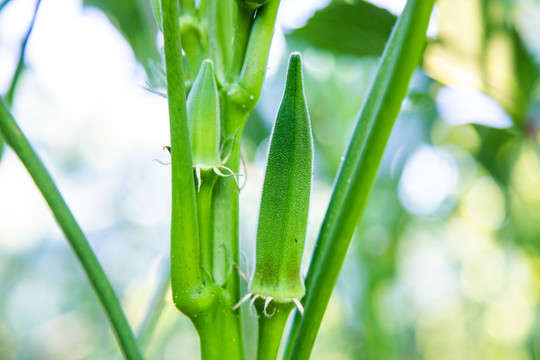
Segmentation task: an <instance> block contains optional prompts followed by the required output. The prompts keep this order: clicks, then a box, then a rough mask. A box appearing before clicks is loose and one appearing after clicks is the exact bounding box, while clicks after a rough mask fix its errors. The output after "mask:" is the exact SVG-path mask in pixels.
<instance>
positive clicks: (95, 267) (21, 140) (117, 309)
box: [0, 100, 142, 359]
mask: <svg viewBox="0 0 540 360" xmlns="http://www.w3.org/2000/svg"><path fill="white" fill-rule="evenodd" d="M0 134H1V135H2V136H3V137H4V139H5V140H6V143H7V144H8V145H9V146H10V147H11V148H12V149H13V150H14V151H15V153H16V154H17V156H18V157H19V158H20V159H21V161H22V163H23V164H24V166H25V167H26V169H27V170H28V172H29V173H30V176H32V179H33V180H34V182H35V183H36V185H37V187H38V189H39V190H40V191H41V193H42V195H43V197H44V198H45V200H46V201H47V204H48V205H49V207H50V209H51V210H52V213H53V215H54V217H55V219H56V221H57V223H58V225H59V226H60V228H61V229H62V231H63V232H64V235H65V236H66V238H67V239H68V241H69V243H70V245H71V247H72V248H73V250H74V251H75V254H76V255H77V258H78V259H79V261H80V263H81V265H82V266H83V269H84V271H85V272H86V275H87V276H88V279H89V280H90V283H91V284H92V287H93V288H94V291H95V292H96V295H97V296H98V298H99V300H100V301H101V304H102V305H103V307H104V309H105V312H106V314H107V317H108V318H109V321H110V322H111V325H112V328H113V330H114V333H115V335H116V338H117V340H118V343H119V345H120V348H121V349H122V352H123V354H124V356H125V357H126V358H128V359H142V355H141V353H140V351H139V349H138V347H137V343H136V341H135V337H134V335H133V332H132V330H131V328H130V326H129V323H128V321H127V319H126V316H125V315H124V312H123V311H122V307H121V306H120V302H119V301H118V298H117V297H116V294H115V293H114V290H113V288H112V286H111V284H110V283H109V279H108V278H107V275H105V272H104V271H103V268H102V267H101V265H100V263H99V261H98V259H97V258H96V255H95V254H94V252H93V251H92V248H91V247H90V245H89V244H88V240H87V239H86V237H85V235H84V233H83V232H82V230H81V228H80V227H79V225H78V224H77V222H76V220H75V218H74V217H73V215H72V214H71V212H70V210H69V208H68V206H67V205H66V203H65V202H64V199H63V198H62V196H61V195H60V192H59V191H58V189H57V188H56V185H55V184H54V181H53V180H52V178H51V176H50V175H49V173H48V172H47V169H45V166H44V165H43V163H42V162H41V160H40V159H39V157H38V156H37V154H36V153H35V151H34V149H32V147H31V145H30V143H29V142H28V140H27V139H26V137H25V136H24V135H23V133H22V132H21V129H20V128H19V127H18V126H17V123H16V122H15V120H14V119H13V117H12V116H11V114H10V113H9V110H8V108H7V105H6V104H5V103H4V101H3V100H0Z"/></svg>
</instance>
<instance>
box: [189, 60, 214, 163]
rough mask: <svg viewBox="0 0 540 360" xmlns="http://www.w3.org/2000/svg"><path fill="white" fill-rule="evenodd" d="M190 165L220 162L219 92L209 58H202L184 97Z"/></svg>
mask: <svg viewBox="0 0 540 360" xmlns="http://www.w3.org/2000/svg"><path fill="white" fill-rule="evenodd" d="M187 113H188V127H189V135H190V140H191V154H192V160H193V166H194V167H198V168H201V169H210V168H213V167H219V166H221V158H220V154H219V141H220V118H219V116H220V114H219V94H218V90H217V86H216V80H215V76H214V65H213V64H212V61H211V60H208V59H207V60H204V61H203V62H202V64H201V69H200V70H199V74H198V75H197V78H196V79H195V82H194V83H193V86H192V88H191V91H190V92H189V96H188V98H187Z"/></svg>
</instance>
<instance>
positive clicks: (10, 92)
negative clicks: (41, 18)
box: [0, 0, 41, 159]
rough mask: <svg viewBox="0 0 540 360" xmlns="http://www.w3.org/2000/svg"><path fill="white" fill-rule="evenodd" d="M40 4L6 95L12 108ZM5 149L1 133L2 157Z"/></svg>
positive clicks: (35, 9) (23, 42)
mask: <svg viewBox="0 0 540 360" xmlns="http://www.w3.org/2000/svg"><path fill="white" fill-rule="evenodd" d="M8 2H9V0H5V1H4V2H3V3H2V4H0V10H2V9H3V8H4V6H5V5H7V3H8ZM40 4H41V0H37V2H36V7H35V8H34V14H33V15H32V20H31V21H30V26H29V27H28V31H27V32H26V36H25V37H24V39H23V41H22V43H21V49H20V51H19V60H18V61H17V67H16V68H15V73H14V74H13V79H11V84H10V85H9V88H8V91H7V93H6V96H5V101H6V103H7V106H8V108H10V107H11V105H12V104H13V96H14V94H15V89H16V88H17V83H18V82H19V79H20V78H21V74H22V72H23V69H24V57H25V56H24V55H25V54H26V45H27V44H28V39H29V38H30V34H31V33H32V30H33V29H34V24H35V22H36V17H37V13H38V10H39V5H40ZM3 150H4V139H3V138H2V136H1V135H0V159H1V158H2V153H3Z"/></svg>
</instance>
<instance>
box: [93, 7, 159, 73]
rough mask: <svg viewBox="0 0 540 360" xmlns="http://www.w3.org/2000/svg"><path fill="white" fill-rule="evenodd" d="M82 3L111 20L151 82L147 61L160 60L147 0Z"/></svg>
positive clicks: (154, 27) (154, 25)
mask: <svg viewBox="0 0 540 360" xmlns="http://www.w3.org/2000/svg"><path fill="white" fill-rule="evenodd" d="M83 5H84V6H94V7H97V8H98V9H100V10H101V11H103V12H104V13H105V15H107V17H108V18H109V20H110V21H111V23H112V24H113V25H114V26H115V27H116V28H117V29H118V31H120V33H121V34H122V35H123V36H124V38H125V39H126V40H127V42H128V43H129V45H130V46H131V48H132V49H133V52H134V54H135V58H136V59H137V61H138V62H140V63H141V64H142V65H143V66H144V68H145V70H146V73H147V74H148V77H149V78H150V79H151V81H152V77H151V74H152V73H151V72H150V67H149V64H150V63H151V62H152V61H154V62H161V60H160V55H159V51H158V49H157V45H156V36H157V31H158V29H157V24H156V21H155V18H154V15H153V11H152V6H151V4H150V2H149V1H147V0H114V1H109V0H83Z"/></svg>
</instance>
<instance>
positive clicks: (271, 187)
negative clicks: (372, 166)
mask: <svg viewBox="0 0 540 360" xmlns="http://www.w3.org/2000/svg"><path fill="white" fill-rule="evenodd" d="M312 169H313V137H312V133H311V123H310V119H309V113H308V109H307V104H306V99H305V95H304V86H303V79H302V60H301V56H300V54H298V53H293V54H292V55H291V57H290V59H289V68H288V71H287V80H286V85H285V92H284V94H283V99H282V101H281V105H280V108H279V111H278V114H277V117H276V121H275V124H274V128H273V130H272V136H271V141H270V150H269V154H268V162H267V165H266V175H265V179H264V185H263V192H262V199H261V208H260V214H259V223H258V227H257V244H256V256H255V257H256V261H255V271H254V273H253V277H252V279H251V282H250V289H249V291H250V292H251V293H252V294H253V295H260V296H263V297H266V298H272V299H274V300H278V301H279V300H283V301H287V300H293V299H300V298H302V296H303V295H304V293H305V287H304V279H303V277H302V275H301V264H302V256H303V252H304V242H305V238H306V228H307V220H308V210H309V198H310V193H311V177H312Z"/></svg>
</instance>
